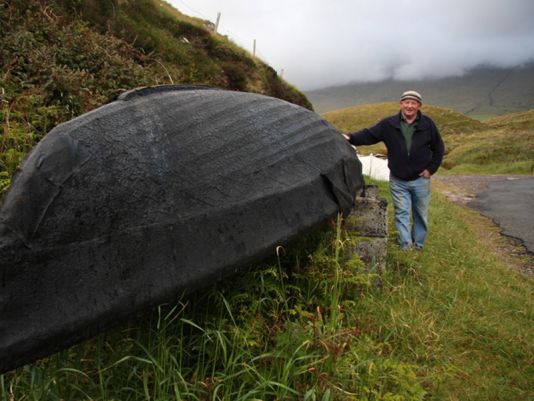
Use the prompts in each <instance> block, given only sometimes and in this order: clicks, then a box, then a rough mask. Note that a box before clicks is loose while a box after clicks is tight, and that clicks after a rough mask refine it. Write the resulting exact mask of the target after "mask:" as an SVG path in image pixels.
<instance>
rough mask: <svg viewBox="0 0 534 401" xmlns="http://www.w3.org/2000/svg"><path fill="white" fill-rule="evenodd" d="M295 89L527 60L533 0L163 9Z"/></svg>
mask: <svg viewBox="0 0 534 401" xmlns="http://www.w3.org/2000/svg"><path fill="white" fill-rule="evenodd" d="M168 1H169V2H170V3H171V4H173V6H174V7H175V8H177V9H178V10H180V11H181V12H183V13H184V14H188V15H191V16H195V17H199V18H202V19H206V20H210V21H212V22H215V21H216V19H217V13H219V12H220V13H221V19H220V24H219V33H221V34H223V35H228V37H229V38H230V39H231V40H233V41H234V42H235V43H237V44H238V45H240V46H241V47H243V48H245V49H247V50H249V51H250V52H252V48H253V42H254V39H256V54H257V55H258V56H259V57H260V58H261V59H263V60H264V61H265V62H267V63H268V64H269V65H271V66H272V67H273V68H274V69H275V70H277V71H278V72H279V73H281V72H282V70H283V77H284V79H286V80H287V81H288V82H290V83H291V84H293V85H295V86H297V87H298V88H299V89H302V90H309V89H315V88H322V87H326V86H332V85H341V84H345V83H348V82H354V81H360V82H361V81H374V80H381V79H385V78H393V79H399V80H402V79H419V78H429V77H444V76H451V75H461V74H462V73H463V72H465V71H466V70H468V69H470V68H472V67H475V66H478V65H482V64H485V65H493V66H501V67H509V66H516V65H521V64H523V63H526V62H529V61H533V60H534V0H329V1H327V0H253V1H252V0H168Z"/></svg>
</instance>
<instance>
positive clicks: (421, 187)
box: [345, 90, 445, 251]
mask: <svg viewBox="0 0 534 401" xmlns="http://www.w3.org/2000/svg"><path fill="white" fill-rule="evenodd" d="M421 105H422V98H421V95H420V94H419V93H418V92H416V91H413V90H410V91H407V92H404V93H403V94H402V95H401V99H400V112H399V113H398V114H396V115H394V116H391V117H388V118H385V119H383V120H382V121H380V122H379V123H378V124H376V125H375V126H373V127H371V128H366V129H363V130H361V131H359V132H354V133H350V134H345V137H346V138H347V140H348V141H349V142H350V143H351V144H352V145H355V146H359V145H372V144H375V143H378V142H384V144H385V145H386V147H387V150H388V166H389V170H390V181H389V185H390V191H391V196H392V198H393V206H394V209H395V227H396V228H397V231H398V233H399V238H398V242H399V246H400V247H401V248H402V249H403V250H406V251H409V250H411V249H413V248H415V249H416V250H421V249H422V248H423V244H424V242H425V238H426V235H427V231H428V206H429V203H430V177H431V176H432V174H434V173H435V172H436V170H437V169H438V168H439V166H440V164H441V160H442V159H443V153H444V150H445V149H444V145H443V140H442V139H441V136H440V134H439V131H438V129H437V127H436V124H434V122H433V121H432V120H431V119H430V118H429V117H428V116H426V115H423V114H421V112H420V111H419V109H420V108H421ZM410 216H411V217H412V220H413V224H412V228H411V229H410Z"/></svg>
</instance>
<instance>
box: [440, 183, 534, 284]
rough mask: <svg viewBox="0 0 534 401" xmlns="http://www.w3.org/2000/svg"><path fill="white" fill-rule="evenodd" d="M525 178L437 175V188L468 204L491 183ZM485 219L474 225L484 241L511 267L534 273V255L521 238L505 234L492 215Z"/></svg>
mask: <svg viewBox="0 0 534 401" xmlns="http://www.w3.org/2000/svg"><path fill="white" fill-rule="evenodd" d="M517 178H524V176H519V175H454V176H452V175H451V176H439V175H438V176H434V177H433V180H434V182H435V184H436V185H434V188H435V189H436V190H437V191H439V192H441V193H442V194H444V195H445V197H446V198H447V199H449V200H451V201H452V202H454V203H457V204H461V205H464V206H469V203H470V202H472V201H473V200H474V199H475V197H476V195H477V193H479V192H481V191H483V190H485V189H486V188H487V187H488V185H489V184H491V183H493V182H497V181H503V180H513V179H517ZM481 217H482V221H484V220H485V222H482V223H481V222H473V224H472V226H473V228H474V229H475V230H476V231H477V232H478V234H479V236H480V238H481V240H482V241H484V242H486V243H488V244H490V246H491V248H493V249H494V251H495V253H497V254H498V255H499V256H500V257H501V258H502V259H503V260H505V261H506V263H508V264H509V265H510V266H512V267H514V268H516V269H518V270H520V271H522V272H524V273H526V274H528V275H534V255H532V254H531V253H529V252H528V251H527V249H526V248H525V247H524V246H523V245H522V243H521V241H519V240H517V239H515V238H511V237H507V236H505V235H502V233H501V229H500V228H499V227H498V226H497V225H496V224H495V223H494V222H493V221H492V220H491V219H489V218H486V217H484V216H482V215H481Z"/></svg>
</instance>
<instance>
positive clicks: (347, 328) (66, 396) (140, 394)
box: [0, 185, 534, 401]
mask: <svg viewBox="0 0 534 401" xmlns="http://www.w3.org/2000/svg"><path fill="white" fill-rule="evenodd" d="M382 192H383V193H387V188H386V185H383V186H382ZM389 207H390V208H391V200H390V203H389ZM430 207H431V209H430V235H429V238H428V241H427V244H426V247H425V250H424V251H423V252H417V253H410V254H406V253H403V252H401V251H400V250H399V249H398V247H396V246H395V245H394V238H393V237H394V233H393V230H392V228H393V227H392V221H391V220H392V214H393V213H391V209H390V210H389V217H390V229H391V230H390V232H391V233H392V234H391V238H390V245H389V249H388V252H389V257H388V265H387V269H386V272H385V273H384V276H383V285H382V288H381V289H377V288H375V287H373V286H372V285H370V283H372V282H373V278H372V277H371V276H370V275H369V274H367V273H366V272H365V270H364V269H363V268H362V265H361V263H360V262H359V261H358V260H357V259H354V258H351V259H348V260H347V259H344V258H342V257H341V255H342V254H343V249H344V248H345V249H346V248H350V247H351V237H350V236H346V235H343V232H342V230H339V231H338V230H336V228H333V229H331V230H328V231H325V232H324V233H323V234H322V235H320V236H318V237H316V238H309V242H305V243H302V244H300V245H299V246H298V247H295V248H293V249H288V250H287V251H290V252H288V254H287V255H283V254H284V253H285V252H280V259H278V260H273V261H272V263H268V264H267V265H265V266H261V267H259V266H257V267H256V268H255V269H253V270H252V271H251V272H250V273H249V274H245V275H242V276H241V277H238V278H236V279H234V280H232V281H231V282H226V283H223V284H222V285H219V286H218V287H217V288H214V289H212V290H211V291H203V292H202V294H196V296H195V297H192V298H189V299H187V300H186V299H182V300H176V303H175V304H172V305H162V306H161V307H160V308H158V309H157V310H154V311H153V312H152V313H151V314H149V315H146V316H144V318H140V319H137V321H136V322H132V323H131V324H129V325H125V326H123V327H120V328H118V329H116V330H114V331H112V332H109V333H106V334H103V335H101V336H99V337H98V338H95V339H93V340H90V341H88V342H86V343H84V344H80V345H77V346H75V347H72V348H70V349H69V350H66V351H64V352H61V353H59V354H57V355H54V356H51V357H49V358H46V359H44V360H41V361H39V362H37V363H35V364H31V365H27V366H25V367H23V368H20V369H17V370H15V371H13V372H10V373H8V374H5V375H0V399H6V400H26V399H31V400H94V401H96V400H101V401H108V400H121V401H129V400H147V401H149V400H198V401H200V400H220V401H222V400H228V401H240V400H249V401H252V400H280V401H281V400H305V401H318V400H322V401H334V400H335V401H353V400H367V401H393V400H403V401H421V400H427V401H438V400H451V401H452V400H454V401H460V400H461V401H488V400H503V401H505V400H506V401H508V400H514V401H528V400H531V399H532V396H533V395H534V393H533V391H532V356H533V355H534V348H533V345H534V338H533V335H534V332H533V330H532V327H533V324H534V316H533V309H532V284H533V282H532V279H531V278H528V277H525V276H524V275H522V274H520V273H519V272H518V271H514V270H512V269H511V268H510V266H509V265H507V264H506V263H505V262H503V260H502V259H501V258H500V256H499V254H498V253H496V252H495V248H496V245H497V244H496V243H495V242H494V241H498V240H496V239H495V238H499V236H498V233H497V232H496V230H495V229H492V228H491V226H490V225H489V223H488V221H487V220H486V219H483V218H482V217H480V216H479V215H478V214H477V213H476V212H474V211H471V210H467V209H465V208H461V207H458V206H455V205H452V204H450V203H449V202H447V201H446V200H445V199H444V198H443V197H441V196H439V194H435V196H434V197H433V200H432V203H431V206H430ZM473 244H476V246H473ZM499 246H504V244H501V243H500V242H499ZM290 254H291V255H290Z"/></svg>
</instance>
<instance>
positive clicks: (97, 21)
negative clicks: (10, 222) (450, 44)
mask: <svg viewBox="0 0 534 401" xmlns="http://www.w3.org/2000/svg"><path fill="white" fill-rule="evenodd" d="M0 21H2V23H1V24H0V37H1V38H2V40H1V41H0V96H1V98H0V103H1V105H0V116H1V117H0V129H1V130H2V133H3V135H2V136H0V195H1V194H2V193H3V191H5V189H6V188H7V186H8V185H9V183H10V178H11V176H12V174H13V172H14V170H15V169H16V167H17V166H18V165H19V163H20V161H21V159H22V157H23V156H24V155H25V154H26V153H27V152H28V150H29V149H30V148H31V147H32V146H33V145H34V144H35V143H36V142H37V141H38V140H39V139H40V138H42V137H43V136H44V135H45V134H46V133H47V132H48V131H49V130H50V129H51V128H53V127H54V126H56V125H57V124H59V123H61V122H64V121H66V120H69V119H71V118H73V117H75V116H77V115H80V114H82V113H84V112H87V111H89V110H91V109H94V108H96V107H98V106H100V105H102V104H105V103H108V102H110V101H112V100H114V99H115V98H116V97H117V95H118V94H120V93H121V92H123V91H125V90H127V89H131V88H134V87H139V86H146V85H157V84H168V83H174V84H178V83H188V84H203V85H210V86H217V87H222V88H227V89H233V90H242V91H250V92H256V93H262V94H266V95H270V96H274V97H278V98H281V99H285V100H287V101H290V102H292V103H296V104H299V105H302V106H304V107H307V108H310V109H311V104H310V103H309V101H308V100H307V98H306V97H305V96H304V95H303V94H302V93H300V92H299V91H297V90H296V89H295V88H293V87H291V86H290V85H288V84H287V83H286V82H284V81H283V80H281V79H280V78H279V77H278V76H277V74H276V72H275V71H274V70H273V69H272V68H271V67H270V66H268V65H267V64H265V63H264V62H262V61H261V60H258V59H256V58H253V57H252V56H251V55H250V54H249V53H248V52H246V51H244V50H243V49H241V48H239V47H238V46H236V45H235V44H233V43H232V42H230V41H229V40H227V39H226V38H224V37H223V36H220V35H218V34H215V33H213V32H211V31H210V30H209V29H208V28H207V27H206V24H207V22H206V21H202V20H200V19H195V18H190V17H186V16H184V15H182V14H181V13H180V12H179V11H177V10H175V9H173V8H172V7H170V6H169V5H168V4H167V3H165V2H163V1H160V0H135V1H133V0H52V1H47V2H43V1H38V0H24V1H23V0H14V1H11V2H5V3H4V2H2V3H1V4H0Z"/></svg>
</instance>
